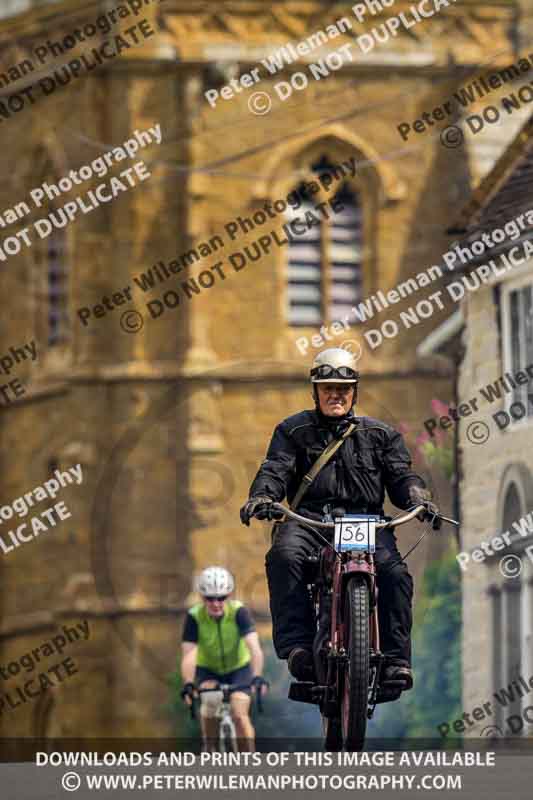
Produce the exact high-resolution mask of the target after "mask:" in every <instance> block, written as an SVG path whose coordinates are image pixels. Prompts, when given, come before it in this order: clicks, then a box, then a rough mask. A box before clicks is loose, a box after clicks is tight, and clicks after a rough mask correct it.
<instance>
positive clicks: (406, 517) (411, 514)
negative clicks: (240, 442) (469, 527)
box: [271, 503, 459, 530]
mask: <svg viewBox="0 0 533 800" xmlns="http://www.w3.org/2000/svg"><path fill="white" fill-rule="evenodd" d="M271 508H272V510H273V511H277V512H281V511H283V513H284V514H285V516H287V517H290V518H291V519H294V520H296V521H297V522H305V523H306V524H308V525H309V524H311V525H313V526H314V527H317V528H328V529H330V530H331V528H334V527H335V523H334V522H318V521H317V520H314V519H310V518H309V517H303V516H301V514H296V512H294V511H291V509H290V508H285V506H283V505H281V503H272V505H271ZM424 508H425V506H423V505H418V506H415V508H413V509H411V510H410V511H408V512H407V513H406V514H403V515H402V516H399V517H395V518H393V519H391V520H386V521H384V522H376V528H388V527H397V526H398V525H405V523H406V522H410V521H411V520H412V519H414V518H415V517H416V516H417V515H418V514H420V512H421V511H424ZM435 516H436V517H438V518H439V519H441V520H442V521H443V522H449V523H450V524H451V525H459V523H458V522H457V521H456V520H454V519H449V517H444V516H442V514H436V515H435Z"/></svg>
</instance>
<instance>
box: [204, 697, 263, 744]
mask: <svg viewBox="0 0 533 800" xmlns="http://www.w3.org/2000/svg"><path fill="white" fill-rule="evenodd" d="M250 687H251V684H234V685H232V684H229V683H219V682H216V683H215V685H214V686H212V687H210V688H209V689H196V694H197V695H198V696H199V695H201V694H205V693H206V692H220V691H221V692H222V700H221V701H220V705H219V707H218V709H217V713H216V717H217V719H218V747H219V752H221V753H236V752H237V731H236V730H235V723H234V722H233V718H232V716H231V704H230V697H231V695H232V694H233V692H243V691H246V690H247V689H250ZM255 701H256V705H257V711H258V712H259V713H260V714H261V713H262V712H263V699H262V696H261V689H260V688H259V687H258V689H257V691H256V692H255ZM197 702H198V699H197V698H196V697H193V698H192V702H191V706H190V711H191V717H192V719H196V704H197Z"/></svg>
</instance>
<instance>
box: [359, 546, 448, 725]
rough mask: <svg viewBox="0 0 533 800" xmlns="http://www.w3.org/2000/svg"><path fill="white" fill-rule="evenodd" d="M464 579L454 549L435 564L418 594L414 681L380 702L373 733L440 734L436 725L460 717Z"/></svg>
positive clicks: (431, 566)
mask: <svg viewBox="0 0 533 800" xmlns="http://www.w3.org/2000/svg"><path fill="white" fill-rule="evenodd" d="M460 648H461V581H460V572H459V568H458V566H457V562H456V560H455V553H454V551H453V550H452V549H450V552H449V553H448V554H447V555H446V556H445V557H443V558H442V559H440V560H439V561H435V562H434V563H433V564H431V565H430V566H429V567H428V568H427V570H426V573H425V575H424V578H423V581H422V586H421V590H420V592H419V593H418V596H417V603H416V613H415V624H414V636H413V669H414V672H415V685H414V688H413V689H412V690H411V691H410V692H406V693H405V694H404V695H403V696H402V698H401V699H400V700H399V701H397V702H395V703H388V704H384V705H382V706H378V707H377V709H376V718H375V721H374V722H373V723H372V724H371V726H370V729H369V733H370V735H371V736H376V737H384V738H396V737H398V738H413V739H416V738H428V737H431V738H438V736H439V733H438V731H437V726H438V725H440V724H441V723H442V722H446V721H447V720H449V719H456V718H457V717H460V715H461V713H462V712H461V658H460Z"/></svg>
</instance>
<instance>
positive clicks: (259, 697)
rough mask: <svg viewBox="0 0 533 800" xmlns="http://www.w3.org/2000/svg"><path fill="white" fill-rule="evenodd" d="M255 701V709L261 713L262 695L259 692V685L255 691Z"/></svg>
mask: <svg viewBox="0 0 533 800" xmlns="http://www.w3.org/2000/svg"><path fill="white" fill-rule="evenodd" d="M255 702H256V704H257V711H258V712H259V714H262V713H263V696H262V694H261V687H259V688H258V689H257V691H256V693H255Z"/></svg>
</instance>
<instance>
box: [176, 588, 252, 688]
mask: <svg viewBox="0 0 533 800" xmlns="http://www.w3.org/2000/svg"><path fill="white" fill-rule="evenodd" d="M241 606H242V603H241V602H239V601H238V600H229V601H227V602H226V604H225V606H224V615H223V616H222V617H221V618H220V619H218V620H216V619H214V618H213V617H211V616H209V614H208V613H207V610H206V608H205V606H204V604H203V603H198V604H197V605H195V606H193V607H192V608H191V609H190V611H189V613H190V614H191V616H193V617H194V619H195V620H196V623H197V625H198V652H197V657H196V663H197V665H198V666H199V667H206V668H207V669H210V670H211V671H212V672H216V673H217V675H223V674H225V673H226V672H233V670H235V669H239V668H240V667H244V666H246V664H248V663H249V661H250V653H249V651H248V648H247V647H246V644H245V642H244V639H243V638H242V636H241V633H240V631H239V628H238V625H237V621H236V616H237V611H238V610H239V608H241Z"/></svg>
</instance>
